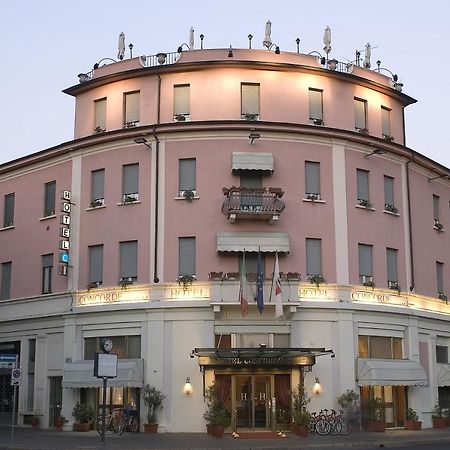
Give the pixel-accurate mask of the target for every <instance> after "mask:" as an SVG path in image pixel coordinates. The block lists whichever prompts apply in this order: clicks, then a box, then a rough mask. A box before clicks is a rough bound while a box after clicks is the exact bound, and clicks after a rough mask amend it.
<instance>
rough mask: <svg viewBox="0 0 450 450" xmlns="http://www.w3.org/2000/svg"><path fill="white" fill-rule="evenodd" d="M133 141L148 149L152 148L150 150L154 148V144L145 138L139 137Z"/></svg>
mask: <svg viewBox="0 0 450 450" xmlns="http://www.w3.org/2000/svg"><path fill="white" fill-rule="evenodd" d="M133 141H134V142H135V143H136V144H144V145H145V146H146V147H147V148H150V149H151V148H152V144H151V143H150V144H149V143H148V141H147V139H145V137H137V138H134V139H133Z"/></svg>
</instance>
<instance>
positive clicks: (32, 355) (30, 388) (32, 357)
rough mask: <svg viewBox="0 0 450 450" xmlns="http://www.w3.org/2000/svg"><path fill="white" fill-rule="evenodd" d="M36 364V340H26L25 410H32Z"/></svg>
mask: <svg viewBox="0 0 450 450" xmlns="http://www.w3.org/2000/svg"><path fill="white" fill-rule="evenodd" d="M35 363H36V339H29V340H28V370H27V380H28V383H27V397H26V398H27V409H28V411H33V409H34V376H35Z"/></svg>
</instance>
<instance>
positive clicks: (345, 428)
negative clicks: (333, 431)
mask: <svg viewBox="0 0 450 450" xmlns="http://www.w3.org/2000/svg"><path fill="white" fill-rule="evenodd" d="M350 431H352V424H351V423H350V422H348V421H347V420H343V421H342V422H341V431H340V432H339V434H342V435H344V436H345V435H347V434H348V433H350Z"/></svg>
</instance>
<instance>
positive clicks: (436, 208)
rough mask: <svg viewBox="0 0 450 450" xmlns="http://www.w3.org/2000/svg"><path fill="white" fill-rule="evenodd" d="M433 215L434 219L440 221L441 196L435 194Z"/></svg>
mask: <svg viewBox="0 0 450 450" xmlns="http://www.w3.org/2000/svg"><path fill="white" fill-rule="evenodd" d="M433 215H434V220H436V221H437V222H439V196H438V195H434V194H433Z"/></svg>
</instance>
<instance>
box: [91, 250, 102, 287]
mask: <svg viewBox="0 0 450 450" xmlns="http://www.w3.org/2000/svg"><path fill="white" fill-rule="evenodd" d="M102 281H103V245H92V246H91V247H89V283H96V282H102Z"/></svg>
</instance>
